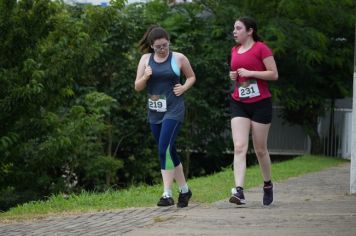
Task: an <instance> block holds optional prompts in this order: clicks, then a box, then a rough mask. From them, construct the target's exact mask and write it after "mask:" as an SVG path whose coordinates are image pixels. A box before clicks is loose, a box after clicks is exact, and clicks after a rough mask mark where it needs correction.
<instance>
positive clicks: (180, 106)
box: [147, 52, 185, 124]
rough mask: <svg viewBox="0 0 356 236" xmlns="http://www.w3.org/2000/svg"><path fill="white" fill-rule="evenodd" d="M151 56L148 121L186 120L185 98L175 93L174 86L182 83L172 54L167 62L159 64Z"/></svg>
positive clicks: (156, 122) (149, 63) (155, 122)
mask: <svg viewBox="0 0 356 236" xmlns="http://www.w3.org/2000/svg"><path fill="white" fill-rule="evenodd" d="M153 56H154V54H151V56H150V59H149V61H148V65H149V66H151V68H152V75H151V77H150V79H149V80H148V81H147V93H148V99H147V100H148V103H147V108H148V121H149V123H151V124H159V123H162V121H163V120H165V119H172V120H178V121H180V122H183V119H184V109H185V108H184V100H183V96H182V95H181V96H176V95H175V94H174V93H173V87H174V85H176V84H178V83H179V81H180V69H179V67H178V65H177V62H176V60H175V58H174V56H173V53H172V52H170V53H169V55H168V58H167V60H166V61H164V62H161V63H157V62H155V60H154V59H153Z"/></svg>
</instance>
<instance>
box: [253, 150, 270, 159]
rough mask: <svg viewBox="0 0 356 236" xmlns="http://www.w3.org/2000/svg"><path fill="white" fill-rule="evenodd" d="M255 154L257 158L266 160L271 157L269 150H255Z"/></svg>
mask: <svg viewBox="0 0 356 236" xmlns="http://www.w3.org/2000/svg"><path fill="white" fill-rule="evenodd" d="M255 154H256V156H257V158H265V157H266V156H268V155H269V154H268V150H267V148H255Z"/></svg>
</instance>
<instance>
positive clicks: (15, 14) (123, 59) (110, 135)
mask: <svg viewBox="0 0 356 236" xmlns="http://www.w3.org/2000/svg"><path fill="white" fill-rule="evenodd" d="M354 12H355V2H354V1H352V0H342V1H337V0H327V1H317V0H314V1H301V0H296V1H283V0H269V1H266V0H253V1H251V0H249V1H247V0H241V1H232V0H217V1H212V0H211V1H210V0H207V1H203V0H201V1H194V2H193V3H191V4H178V5H171V6H170V5H168V4H167V3H166V1H160V0H154V1H150V2H149V3H147V4H143V3H137V4H130V5H126V4H125V1H123V0H116V1H112V2H111V6H110V7H106V8H102V7H98V6H88V5H67V4H65V3H63V2H62V1H50V0H20V1H16V0H0V111H1V112H0V210H6V209H8V208H9V207H11V206H14V205H16V204H19V203H22V202H26V201H30V200H37V199H44V198H47V197H49V196H51V195H52V194H56V193H76V192H80V191H82V190H95V191H103V190H106V189H108V188H114V189H120V188H124V187H127V186H130V185H134V184H137V183H147V184H153V183H157V182H159V181H160V172H159V163H158V159H157V157H156V156H157V153H156V147H155V145H154V142H153V138H152V135H151V134H150V131H149V128H148V125H147V121H146V109H145V94H144V93H136V92H134V89H133V84H134V83H133V82H134V79H135V75H136V66H137V63H138V60H139V58H140V56H141V55H140V53H139V52H138V49H137V43H138V41H139V39H140V38H141V37H142V35H143V33H144V32H145V30H146V29H147V27H148V26H149V25H151V24H160V25H162V26H163V27H165V28H166V29H167V30H168V32H169V33H170V34H171V42H172V43H171V44H172V50H176V51H179V52H182V53H184V54H185V55H187V57H188V58H189V60H190V62H191V64H192V66H193V69H194V71H195V73H196V77H197V82H196V84H195V85H194V87H193V88H192V89H191V90H190V91H189V92H188V93H187V94H185V100H186V104H187V114H186V119H185V123H184V126H183V129H182V130H181V132H180V135H179V138H178V141H177V142H178V143H177V146H178V147H179V149H180V154H181V156H182V159H183V163H184V165H185V170H186V171H187V173H186V174H187V175H188V176H191V175H199V174H204V173H205V172H206V169H205V168H204V165H205V164H206V162H209V163H210V164H211V165H212V166H215V169H214V170H219V168H221V167H223V166H226V165H228V164H229V163H228V162H227V161H226V160H231V158H230V159H229V158H227V157H226V155H223V154H222V153H224V152H225V151H226V150H227V149H231V148H232V147H231V140H230V139H231V137H230V135H229V115H228V110H227V108H228V102H227V98H228V94H229V91H230V89H231V85H232V84H231V83H230V81H229V79H228V76H227V75H228V71H229V54H230V49H231V47H232V46H233V45H234V42H233V39H232V29H233V23H234V21H235V20H236V19H237V18H238V17H239V16H241V15H250V16H252V17H254V18H256V19H257V20H258V23H259V34H260V35H261V36H262V38H263V39H264V40H265V42H266V43H267V44H268V45H269V46H270V47H271V48H272V49H273V51H274V54H275V58H276V61H277V65H278V69H279V74H280V79H279V81H278V82H277V83H271V90H272V93H273V97H274V102H276V103H279V104H281V105H282V106H283V107H284V108H285V109H284V113H283V117H284V119H285V121H287V122H290V123H293V124H299V125H302V127H304V129H305V130H306V132H307V133H308V134H309V136H310V137H311V140H312V152H313V153H318V152H320V147H319V146H320V145H319V144H320V138H319V137H318V133H317V129H316V128H317V120H318V117H319V116H320V115H322V114H323V113H324V112H325V111H326V110H327V109H330V108H332V106H333V101H334V100H335V99H336V98H342V97H347V96H350V95H351V94H352V91H351V88H352V58H353V45H354V37H355V36H354V35H353V32H354V30H353V29H354V27H355V15H354ZM182 80H183V81H184V79H183V78H182ZM326 101H330V102H326ZM198 156H199V159H198ZM195 159H197V160H199V161H196V160H195Z"/></svg>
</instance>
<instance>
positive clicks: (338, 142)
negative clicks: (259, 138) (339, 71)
mask: <svg viewBox="0 0 356 236" xmlns="http://www.w3.org/2000/svg"><path fill="white" fill-rule="evenodd" d="M281 110H282V107H279V106H274V107H273V120H272V126H271V129H270V132H269V138H268V149H269V152H270V153H271V154H275V155H303V154H308V153H310V146H311V142H310V139H309V137H308V136H307V135H306V133H305V132H304V130H303V129H302V128H301V127H300V126H292V125H289V124H287V123H285V122H284V121H283V119H281V118H280V112H281ZM351 117H352V109H345V108H335V109H334V111H333V112H332V113H331V112H328V113H326V114H325V116H324V117H321V118H320V121H319V125H318V132H319V135H320V137H321V141H322V147H323V152H324V153H323V154H324V155H326V156H336V157H342V158H348V159H349V158H350V157H351V125H352V119H351Z"/></svg>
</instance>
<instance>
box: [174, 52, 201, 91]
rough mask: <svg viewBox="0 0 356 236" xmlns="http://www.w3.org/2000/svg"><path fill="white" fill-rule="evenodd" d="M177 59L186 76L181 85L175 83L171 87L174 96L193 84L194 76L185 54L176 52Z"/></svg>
mask: <svg viewBox="0 0 356 236" xmlns="http://www.w3.org/2000/svg"><path fill="white" fill-rule="evenodd" d="M177 60H178V61H179V64H180V68H181V70H182V72H183V74H184V76H185V78H186V80H185V83H184V84H183V85H181V84H176V85H175V86H174V88H173V92H174V94H175V95H176V96H180V95H182V94H183V93H185V92H186V91H187V90H188V89H190V88H191V87H192V86H193V84H194V83H195V80H196V78H195V74H194V71H193V69H192V66H191V65H190V62H189V60H188V58H187V57H186V56H184V55H183V54H181V53H177Z"/></svg>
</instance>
